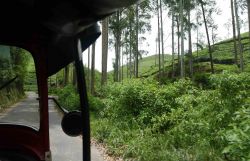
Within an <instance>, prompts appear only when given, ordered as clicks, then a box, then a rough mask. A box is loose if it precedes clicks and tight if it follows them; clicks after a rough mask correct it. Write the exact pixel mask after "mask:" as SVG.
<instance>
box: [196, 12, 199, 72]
mask: <svg viewBox="0 0 250 161" xmlns="http://www.w3.org/2000/svg"><path fill="white" fill-rule="evenodd" d="M196 14H197V17H196V23H197V24H199V16H198V12H197V13H196ZM196 50H197V51H196V54H197V58H198V57H199V25H197V32H196ZM197 64H198V67H199V62H197Z"/></svg>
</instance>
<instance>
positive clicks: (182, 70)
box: [180, 0, 185, 78]
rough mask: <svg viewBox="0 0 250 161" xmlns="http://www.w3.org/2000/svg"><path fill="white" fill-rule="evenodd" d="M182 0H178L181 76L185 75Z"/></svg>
mask: <svg viewBox="0 0 250 161" xmlns="http://www.w3.org/2000/svg"><path fill="white" fill-rule="evenodd" d="M183 1H184V0H180V21H181V75H180V76H181V78H184V77H185V64H184V57H185V53H184V18H183V12H184V3H183Z"/></svg>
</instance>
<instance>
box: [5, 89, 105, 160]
mask: <svg viewBox="0 0 250 161" xmlns="http://www.w3.org/2000/svg"><path fill="white" fill-rule="evenodd" d="M27 96H28V97H27V99H24V100H23V101H21V102H19V103H17V104H16V105H14V106H13V107H11V108H10V109H9V110H8V111H6V112H5V113H2V114H1V113H0V122H16V123H22V124H26V125H29V126H33V127H36V128H39V114H38V111H39V109H38V101H37V100H36V98H37V95H36V94H34V93H32V92H29V93H27ZM49 115H50V116H49V121H50V144H51V152H52V161H81V160H82V141H81V138H80V137H69V136H67V135H65V134H64V133H63V131H62V129H61V118H62V114H61V113H60V112H59V111H58V110H57V108H56V107H55V105H54V103H53V102H52V101H49ZM91 158H92V159H91V160H92V161H103V155H102V154H101V153H100V151H98V149H97V148H96V147H95V146H91Z"/></svg>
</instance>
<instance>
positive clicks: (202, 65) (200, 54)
mask: <svg viewBox="0 0 250 161" xmlns="http://www.w3.org/2000/svg"><path fill="white" fill-rule="evenodd" d="M241 37H242V39H241V43H242V49H243V59H244V71H246V72H249V71H250V65H249V63H250V42H249V37H248V33H243V34H242V35H241ZM212 50H213V53H212V54H213V61H214V68H215V72H216V73H220V72H222V71H223V70H228V71H232V72H239V71H240V70H239V65H236V64H235V55H234V41H233V39H232V38H231V39H228V40H223V41H221V42H218V43H216V44H214V45H213V46H212ZM239 50H240V49H239V47H238V56H237V57H238V61H237V62H238V64H239V62H240V56H239ZM176 55H177V54H176ZM188 59H189V58H188V56H187V55H186V56H185V66H186V67H185V70H186V71H185V73H186V76H188V75H189V66H188V63H189V60H188ZM193 61H194V74H195V75H200V74H201V73H210V72H211V69H210V58H209V53H208V48H206V47H205V48H204V49H203V50H198V51H194V52H193ZM164 66H165V68H164V71H165V74H164V75H165V78H167V77H169V76H171V75H172V56H171V55H167V54H166V55H165V64H164ZM129 67H130V66H129V64H127V65H124V66H123V67H121V68H120V72H121V73H123V79H125V78H130V72H129V70H128V69H129ZM131 67H132V68H134V65H133V62H132V66H131ZM132 71H133V70H132ZM174 72H175V76H177V77H178V75H179V74H178V73H179V68H178V62H177V59H176V61H175V71H174ZM158 73H159V67H158V55H152V56H148V57H144V58H142V59H141V60H139V77H150V76H153V77H155V76H157V75H158ZM131 75H132V76H133V73H131ZM109 77H113V71H111V72H109Z"/></svg>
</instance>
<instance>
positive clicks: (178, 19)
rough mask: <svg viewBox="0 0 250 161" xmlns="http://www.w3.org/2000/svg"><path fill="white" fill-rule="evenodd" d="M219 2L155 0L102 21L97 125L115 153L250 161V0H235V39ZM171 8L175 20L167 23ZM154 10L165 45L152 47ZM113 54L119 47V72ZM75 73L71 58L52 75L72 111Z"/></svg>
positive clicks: (92, 86) (94, 85) (91, 80)
mask: <svg viewBox="0 0 250 161" xmlns="http://www.w3.org/2000/svg"><path fill="white" fill-rule="evenodd" d="M216 4H217V1H215V0H206V1H203V0H192V1H185V0H180V1H176V0H154V1H149V0H145V1H143V2H141V3H138V4H136V5H134V6H131V7H130V8H126V9H121V10H119V11H117V12H116V13H115V14H113V15H112V16H111V17H109V18H107V19H105V20H103V21H102V22H101V25H102V50H101V52H102V53H101V55H102V58H101V64H102V70H101V72H99V71H97V70H96V62H95V60H96V59H95V57H96V52H97V51H98V50H96V44H93V45H92V46H91V47H90V48H89V49H88V51H87V55H88V56H87V59H88V63H87V65H86V66H85V79H86V81H87V85H88V92H89V102H90V108H91V128H92V131H91V134H92V137H93V138H94V139H95V140H97V142H98V143H100V144H102V145H103V146H104V147H105V149H107V153H108V155H110V156H112V157H114V158H116V159H117V158H120V159H121V158H122V159H123V160H142V161H156V160H166V161H177V160H178V161H187V160H189V161H195V160H197V161H207V160H213V161H220V160H225V161H239V160H242V161H246V160H250V108H249V103H250V102H249V101H250V99H249V94H250V91H249V89H250V84H249V83H250V82H249V81H250V79H249V78H250V77H249V76H250V75H249V71H250V68H249V67H250V66H249V59H250V57H249V53H250V50H249V49H250V37H249V32H245V33H243V32H242V29H243V25H242V24H244V21H246V22H245V24H247V28H249V27H248V26H249V25H248V22H249V21H248V20H244V19H242V17H243V16H244V15H247V17H249V5H248V4H249V1H245V0H244V1H239V0H228V4H230V8H229V9H230V13H231V15H230V17H231V18H230V19H229V21H228V23H227V24H225V25H224V29H225V30H228V32H229V33H230V36H229V38H227V39H221V38H220V33H219V32H218V27H219V26H218V24H216V21H215V20H214V19H215V18H216V17H218V16H220V14H221V8H219V7H216V6H217V5H216ZM163 15H167V17H168V19H169V20H171V21H169V22H168V23H164V19H166V18H164V16H163ZM153 17H156V18H157V36H156V39H155V40H150V43H152V44H155V51H156V52H155V53H149V54H150V55H149V56H147V55H146V54H147V52H148V51H146V50H142V49H144V48H143V47H142V44H143V43H145V41H146V36H145V35H146V34H147V33H148V32H149V31H150V30H151V28H152V26H151V25H152V23H151V20H152V18H153ZM166 25H169V28H171V30H170V31H167V30H165V28H167V26H166ZM229 30H230V31H229ZM166 32H168V33H170V36H171V40H170V41H168V43H169V42H171V48H172V51H171V52H170V53H167V52H166V51H165V45H166V44H164V43H167V42H166V41H165V39H166V38H165V37H164V36H166V34H164V33H166ZM110 48H112V49H113V52H111V53H110ZM108 54H114V55H115V58H114V60H113V62H112V63H113V70H112V71H109V72H107V64H108V61H107V60H108ZM109 63H110V62H109ZM74 75H75V74H74V68H73V65H69V66H68V67H66V68H65V69H64V70H62V71H61V72H59V73H58V74H57V75H55V76H52V77H51V78H50V82H51V86H52V88H51V89H50V90H51V92H52V93H55V94H57V95H58V96H59V101H60V102H61V103H62V104H63V106H64V107H67V108H68V109H69V110H75V109H78V108H79V106H80V105H79V101H78V94H77V92H76V90H75V86H76V83H75V76H74ZM62 87H63V88H62ZM117 160H118V159H117Z"/></svg>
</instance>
